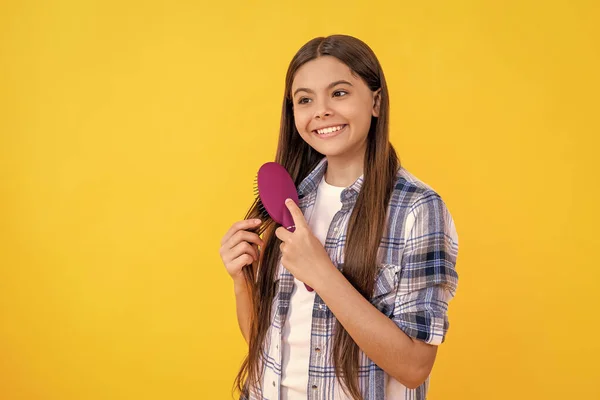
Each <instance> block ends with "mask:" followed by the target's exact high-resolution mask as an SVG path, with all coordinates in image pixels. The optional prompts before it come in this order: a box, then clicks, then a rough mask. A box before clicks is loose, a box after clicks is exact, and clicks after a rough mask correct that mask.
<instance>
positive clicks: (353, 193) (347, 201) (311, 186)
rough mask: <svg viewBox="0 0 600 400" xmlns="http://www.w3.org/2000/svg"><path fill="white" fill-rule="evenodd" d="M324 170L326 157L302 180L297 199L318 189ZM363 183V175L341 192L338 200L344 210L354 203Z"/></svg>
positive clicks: (325, 168)
mask: <svg viewBox="0 0 600 400" xmlns="http://www.w3.org/2000/svg"><path fill="white" fill-rule="evenodd" d="M326 170H327V157H323V158H322V159H321V161H319V163H318V164H317V166H316V167H315V168H314V169H313V170H312V171H311V172H310V174H308V176H307V177H306V178H304V179H303V180H302V182H300V184H299V185H298V199H302V198H304V197H306V196H308V195H309V194H311V193H313V192H314V191H316V189H317V188H318V187H319V182H321V179H322V178H323V175H325V171H326ZM363 181H364V174H362V175H361V176H359V177H358V179H356V181H354V183H353V184H352V185H350V186H348V187H347V188H346V189H344V190H343V191H342V194H341V198H340V200H341V201H342V205H343V207H344V208H351V207H352V206H353V205H354V203H356V199H357V197H358V194H359V193H360V189H361V187H362V184H363Z"/></svg>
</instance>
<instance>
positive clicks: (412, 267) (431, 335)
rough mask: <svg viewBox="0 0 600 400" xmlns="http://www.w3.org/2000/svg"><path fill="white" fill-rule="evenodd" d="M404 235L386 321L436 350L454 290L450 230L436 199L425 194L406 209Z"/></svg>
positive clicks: (454, 256) (452, 233)
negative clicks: (392, 307) (392, 297)
mask: <svg viewBox="0 0 600 400" xmlns="http://www.w3.org/2000/svg"><path fill="white" fill-rule="evenodd" d="M404 232H405V246H404V249H403V253H402V258H401V268H400V271H399V272H398V286H397V291H396V295H395V300H394V312H393V316H392V320H393V321H394V322H395V323H396V324H397V325H398V327H399V328H400V329H402V331H403V332H404V333H406V334H407V335H408V336H410V337H412V338H415V339H419V340H422V341H424V342H426V343H429V344H433V345H438V344H441V343H443V342H444V340H445V337H446V333H447V331H448V329H449V326H450V324H449V321H448V314H447V311H448V303H449V301H450V300H451V299H452V298H453V297H454V296H455V293H456V289H457V286H458V274H457V272H456V259H457V256H458V234H457V232H456V227H455V225H454V221H453V219H452V216H451V215H450V212H449V211H448V209H447V207H446V205H445V203H444V201H443V200H442V199H441V197H440V196H439V195H438V194H437V193H435V192H427V193H425V194H424V195H423V196H421V197H420V198H419V199H418V200H417V201H415V202H414V203H413V205H412V206H411V210H410V212H409V213H407V217H406V221H405V223H404Z"/></svg>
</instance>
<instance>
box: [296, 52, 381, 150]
mask: <svg viewBox="0 0 600 400" xmlns="http://www.w3.org/2000/svg"><path fill="white" fill-rule="evenodd" d="M380 91H381V89H377V90H376V91H375V92H373V91H371V89H369V87H368V86H367V85H366V83H365V82H364V81H363V80H362V79H361V78H359V77H356V76H354V75H353V74H352V72H351V70H350V68H349V67H348V66H347V65H346V64H344V63H343V62H341V61H340V60H338V59H337V58H335V57H332V56H322V57H319V58H316V59H314V60H312V61H309V62H307V63H306V64H304V65H302V67H300V68H299V69H298V71H297V72H296V75H295V76H294V80H293V82H292V91H291V94H292V101H293V104H294V122H295V124H296V129H298V132H299V133H300V136H301V137H302V139H304V141H306V142H307V143H308V144H309V145H310V146H311V147H312V148H313V149H315V150H316V151H318V152H319V153H321V154H323V155H325V156H330V157H331V156H333V157H335V156H342V155H347V156H348V155H349V156H355V155H364V150H365V149H366V139H367V135H368V133H369V127H370V126H371V117H372V116H373V117H378V116H379V93H380Z"/></svg>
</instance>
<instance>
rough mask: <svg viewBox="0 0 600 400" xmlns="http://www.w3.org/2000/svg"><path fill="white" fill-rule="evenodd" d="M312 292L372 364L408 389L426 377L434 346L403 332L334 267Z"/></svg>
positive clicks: (432, 358) (433, 354) (419, 383)
mask: <svg viewBox="0 0 600 400" xmlns="http://www.w3.org/2000/svg"><path fill="white" fill-rule="evenodd" d="M329 271H331V272H330V273H329V275H328V276H327V278H325V279H322V280H321V282H323V284H322V285H317V287H315V288H314V289H315V291H316V292H317V293H318V294H319V296H320V297H321V298H322V299H323V301H324V302H325V304H327V306H328V307H329V309H330V310H331V311H332V312H333V314H334V315H335V317H336V318H337V319H338V320H339V321H340V323H341V324H342V326H343V327H344V328H345V329H346V331H348V333H349V334H350V336H351V337H352V339H354V341H355V342H356V344H357V345H358V347H359V348H360V349H361V350H362V351H363V352H364V353H365V354H366V355H367V357H369V358H370V359H371V360H372V361H373V362H374V363H375V364H377V365H378V366H379V367H380V368H381V369H383V370H384V371H385V372H386V373H387V374H388V375H390V376H392V377H393V378H395V379H396V380H398V381H399V382H400V383H402V384H403V385H405V386H406V387H408V388H416V387H418V386H419V385H421V384H422V383H423V382H424V380H425V379H426V378H427V377H428V376H429V373H430V371H431V368H432V367H433V362H434V360H435V354H436V350H437V347H436V346H431V345H428V344H426V343H424V342H418V341H416V340H413V339H412V338H411V337H409V336H408V335H406V334H405V333H404V332H403V331H402V330H401V329H400V328H398V326H397V325H396V324H395V323H394V322H393V321H392V320H391V319H390V318H388V317H387V316H385V315H384V314H382V313H381V312H380V311H379V310H378V309H377V308H375V307H374V306H373V305H372V304H371V303H370V302H369V301H367V300H366V299H365V298H364V297H363V296H362V295H361V294H360V293H359V292H358V291H357V290H356V289H355V288H354V287H353V286H352V284H350V282H348V280H347V279H346V278H345V277H344V275H343V274H342V273H341V272H340V271H339V270H338V269H336V268H331V269H329Z"/></svg>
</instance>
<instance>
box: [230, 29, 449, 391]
mask: <svg viewBox="0 0 600 400" xmlns="http://www.w3.org/2000/svg"><path fill="white" fill-rule="evenodd" d="M388 120H389V97H388V90H387V86H386V81H385V78H384V74H383V71H382V69H381V66H380V64H379V61H378V60H377V58H376V56H375V54H374V53H373V51H372V50H371V49H370V48H369V47H368V46H367V45H366V44H365V43H363V42H362V41H360V40H358V39H356V38H354V37H351V36H345V35H333V36H329V37H326V38H322V37H320V38H315V39H313V40H311V41H309V42H308V43H306V44H305V45H304V46H303V47H302V48H301V49H300V50H299V51H298V53H297V54H296V55H295V56H294V58H293V59H292V61H291V63H290V66H289V69H288V72H287V76H286V82H285V95H284V99H283V110H282V118H281V129H280V134H279V144H278V147H277V154H276V159H275V161H276V162H278V163H280V164H282V165H283V166H284V167H285V168H286V169H287V170H288V172H289V173H290V175H291V176H292V178H293V179H294V181H295V183H296V186H297V189H298V195H299V207H298V206H296V204H295V203H294V202H293V201H292V202H291V203H289V204H288V208H289V210H290V212H291V214H292V216H293V217H294V221H295V225H296V230H295V232H293V233H292V232H289V231H287V230H286V229H285V228H283V227H281V226H278V225H277V224H276V223H275V222H274V221H273V220H271V219H270V218H267V219H266V220H265V219H264V218H263V220H262V221H256V220H255V219H256V218H258V217H260V212H259V209H258V206H257V205H258V203H257V201H258V199H257V201H255V202H254V204H253V206H252V207H251V208H250V210H249V211H248V214H247V215H246V218H245V219H244V220H242V221H239V222H236V223H234V224H233V225H232V226H231V228H230V229H229V230H228V232H227V233H226V234H225V236H224V237H223V239H222V242H221V245H222V246H221V249H220V254H221V257H222V259H223V263H224V265H225V267H226V268H227V271H228V273H229V274H230V275H231V277H232V279H233V282H234V288H235V296H236V303H237V315H238V321H239V325H240V329H241V331H242V334H243V336H244V338H245V339H246V341H247V342H248V345H249V353H248V355H247V357H246V358H245V360H244V362H243V364H242V367H241V369H240V371H239V374H238V376H237V378H236V381H235V386H236V387H237V388H238V389H239V390H240V391H241V393H242V395H241V398H242V399H270V400H280V399H287V400H292V399H294V400H295V399H307V398H308V399H323V400H325V399H327V400H332V399H335V400H338V399H364V400H383V399H388V400H389V399H394V400H395V399H402V400H408V399H411V400H420V399H425V398H426V395H427V388H428V385H429V375H430V372H431V369H432V367H433V364H434V361H435V357H436V352H437V345H439V344H440V343H442V342H443V341H444V339H445V335H446V333H447V330H448V326H449V323H448V317H447V307H448V302H449V301H450V299H452V298H453V297H454V294H455V290H456V287H457V281H458V275H457V273H456V271H455V264H456V258H457V254H458V236H457V233H456V229H455V226H454V222H453V220H452V217H451V215H450V213H449V211H448V209H447V208H446V205H445V203H444V201H443V200H442V199H441V197H440V196H439V195H438V194H437V193H436V192H435V191H434V190H433V189H432V188H431V187H429V186H428V185H427V184H425V183H423V182H422V181H420V180H418V179H417V178H416V177H415V176H414V175H412V174H410V173H409V172H408V171H407V170H406V169H404V168H403V167H402V166H401V165H400V161H399V159H398V157H397V155H396V152H395V150H394V148H393V146H392V145H391V144H390V142H389V132H388ZM259 247H260V251H259ZM246 266H247V268H244V267H246ZM304 283H306V284H307V285H308V286H310V287H312V288H314V291H309V290H307V288H306V287H305V286H304Z"/></svg>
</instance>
